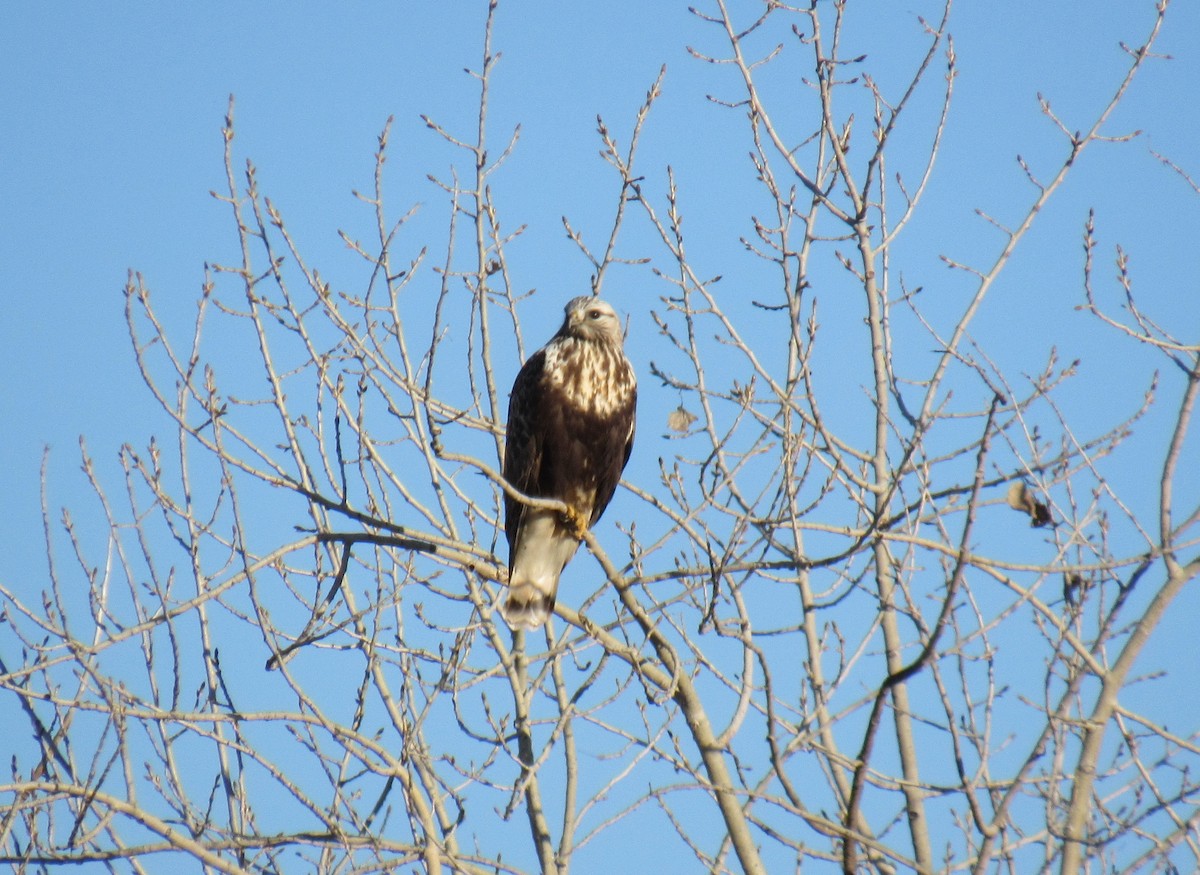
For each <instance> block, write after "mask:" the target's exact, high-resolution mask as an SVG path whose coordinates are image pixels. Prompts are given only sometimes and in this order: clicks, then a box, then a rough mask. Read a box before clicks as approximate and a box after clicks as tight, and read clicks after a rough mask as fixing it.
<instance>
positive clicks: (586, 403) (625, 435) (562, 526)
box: [500, 295, 637, 629]
mask: <svg viewBox="0 0 1200 875" xmlns="http://www.w3.org/2000/svg"><path fill="white" fill-rule="evenodd" d="M564 312H565V314H566V318H564V319H563V324H562V327H561V328H559V329H558V333H557V334H555V335H554V337H552V338H550V341H549V342H548V343H547V344H546V345H545V346H544V347H542V348H541V349H540V350H538V351H537V352H535V353H534V354H533V355H532V356H530V357H529V360H528V361H526V362H525V364H524V366H523V367H522V368H521V370H520V372H519V373H518V374H517V379H516V381H515V382H514V383H513V388H512V395H511V397H510V398H509V401H508V441H507V444H506V446H505V450H504V479H505V480H507V481H508V482H509V483H510V484H511V485H512V486H513V487H514V488H516V489H517V490H519V491H520V492H522V493H523V494H525V495H528V496H530V497H533V498H553V499H557V500H559V501H561V502H563V503H564V504H565V505H566V506H567V512H566V513H565V514H563V513H559V512H556V511H552V510H543V509H541V508H534V507H530V506H529V505H527V504H524V503H522V502H521V501H520V500H518V499H515V498H513V497H512V496H510V495H508V494H507V493H506V494H505V496H504V530H505V534H506V535H507V536H508V593H507V596H506V597H505V599H504V600H503V602H502V603H501V605H500V615H501V616H502V617H504V621H505V622H506V623H508V625H509V626H510V627H511V628H513V629H521V628H524V629H536V628H537V627H538V626H541V625H542V624H543V623H544V622H546V618H547V617H548V616H549V615H550V612H551V611H553V610H554V598H555V595H556V594H557V592H558V577H559V575H560V574H562V570H563V568H565V567H566V565H567V563H568V562H570V561H571V557H572V556H574V555H575V551H576V550H577V549H579V542H580V540H582V538H583V533H584V532H585V531H586V530H587V529H590V528H591V527H592V526H594V525H595V524H596V521H597V520H599V519H600V515H601V514H602V513H604V509H605V508H606V507H608V503H609V501H611V500H612V497H613V493H614V492H615V491H616V489H617V483H618V481H620V479H621V471H622V470H624V468H625V463H626V462H628V461H629V452H630V450H631V449H632V448H633V430H634V409H635V407H636V405H637V379H636V377H634V374H633V367H632V366H631V365H630V364H629V360H628V359H627V358H625V352H624V350H623V349H622V336H621V323H620V320H619V319H617V314H616V311H615V310H613V308H612V307H611V306H610V305H609V304H607V303H606V302H604V301H601V300H600V299H599V298H596V297H592V296H588V295H584V296H582V297H578V298H574V299H572V300H571V301H570V302H569V303H568V304H567V306H566V307H565V308H564Z"/></svg>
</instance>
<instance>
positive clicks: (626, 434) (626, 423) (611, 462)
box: [591, 388, 637, 525]
mask: <svg viewBox="0 0 1200 875" xmlns="http://www.w3.org/2000/svg"><path fill="white" fill-rule="evenodd" d="M636 413H637V389H636V388H632V389H630V390H629V397H628V399H627V400H626V401H625V403H623V404H622V405H621V406H620V407H619V408H618V409H617V411H616V412H615V413H613V414H612V415H611V416H609V417H606V418H605V420H604V421H603V424H602V426H601V428H602V431H603V435H602V443H601V444H600V446H602V447H603V449H602V450H601V452H602V454H603V457H602V459H601V464H600V465H599V466H598V469H597V472H596V499H595V504H593V505H592V519H591V525H595V524H596V522H597V521H598V520H599V519H600V517H601V515H602V514H603V513H604V510H605V508H607V507H608V504H609V502H610V501H612V497H613V495H614V494H616V491H617V485H618V484H619V483H620V482H621V472H622V471H624V470H625V465H626V464H627V463H628V462H629V454H630V453H632V452H633V432H634V424H635V419H636Z"/></svg>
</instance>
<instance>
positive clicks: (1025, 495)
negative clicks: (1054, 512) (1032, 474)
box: [1008, 480, 1054, 528]
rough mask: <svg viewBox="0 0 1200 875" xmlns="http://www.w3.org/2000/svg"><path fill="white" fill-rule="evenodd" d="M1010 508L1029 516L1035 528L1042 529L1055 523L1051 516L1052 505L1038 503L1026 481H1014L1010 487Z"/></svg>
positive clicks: (1030, 523)
mask: <svg viewBox="0 0 1200 875" xmlns="http://www.w3.org/2000/svg"><path fill="white" fill-rule="evenodd" d="M1008 506H1009V507H1011V508H1012V509H1013V510H1019V511H1022V512H1024V513H1027V514H1029V525H1030V526H1032V527H1033V528H1041V527H1042V526H1048V525H1050V524H1051V523H1053V522H1054V518H1053V517H1052V516H1050V505H1048V504H1045V503H1043V502H1041V501H1038V500H1037V498H1035V497H1034V495H1033V491H1032V490H1031V489H1030V488H1029V485H1028V484H1027V483H1026V482H1025V481H1024V480H1017V481H1014V482H1013V484H1012V485H1011V486H1009V487H1008Z"/></svg>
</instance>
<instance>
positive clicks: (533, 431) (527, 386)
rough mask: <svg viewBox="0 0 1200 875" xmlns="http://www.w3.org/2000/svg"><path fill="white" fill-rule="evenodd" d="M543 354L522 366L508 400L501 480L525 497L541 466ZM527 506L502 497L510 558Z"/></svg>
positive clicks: (533, 486) (532, 491) (533, 489)
mask: <svg viewBox="0 0 1200 875" xmlns="http://www.w3.org/2000/svg"><path fill="white" fill-rule="evenodd" d="M545 364H546V354H545V352H544V351H543V350H538V351H537V352H536V353H534V354H533V355H532V356H530V357H529V360H528V361H526V362H525V364H524V365H523V366H522V367H521V370H520V371H519V372H518V373H517V379H516V380H515V381H514V382H513V387H512V394H511V395H510V396H509V399H508V437H507V439H506V441H505V445H504V468H503V474H504V479H505V480H507V481H508V482H509V483H511V484H512V485H513V486H514V487H516V488H517V489H518V490H520V491H521V492H523V493H525V494H526V495H530V494H536V493H537V483H538V478H539V476H540V474H539V472H540V470H541V467H542V441H541V437H540V433H541V430H540V429H539V428H538V423H539V421H540V420H541V418H542V411H541V408H542V404H543V401H544V399H543V397H542V374H543V371H544V369H545ZM525 507H526V505H523V504H521V502H519V501H517V500H516V499H514V498H512V497H511V496H509V495H508V493H505V495H504V532H505V534H506V535H507V536H508V546H509V551H510V555H511V551H512V547H513V545H514V544H515V543H516V539H517V531H518V529H519V528H520V526H521V517H522V516H523V514H524V510H525Z"/></svg>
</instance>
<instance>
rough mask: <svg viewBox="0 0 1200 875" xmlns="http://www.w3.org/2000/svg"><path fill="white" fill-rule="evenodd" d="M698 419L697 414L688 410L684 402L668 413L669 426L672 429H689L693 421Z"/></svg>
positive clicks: (681, 430)
mask: <svg viewBox="0 0 1200 875" xmlns="http://www.w3.org/2000/svg"><path fill="white" fill-rule="evenodd" d="M695 421H696V414H694V413H692V411H690V410H688V409H687V408H686V407H684V406H683V405H682V404H680V405H679V406H678V407H676V408H675V409H674V410H672V411H671V412H670V413H668V414H667V428H669V429H671V431H680V432H683V431H687V430H688V429H689V428H691V427H692V423H693V422H695Z"/></svg>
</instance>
